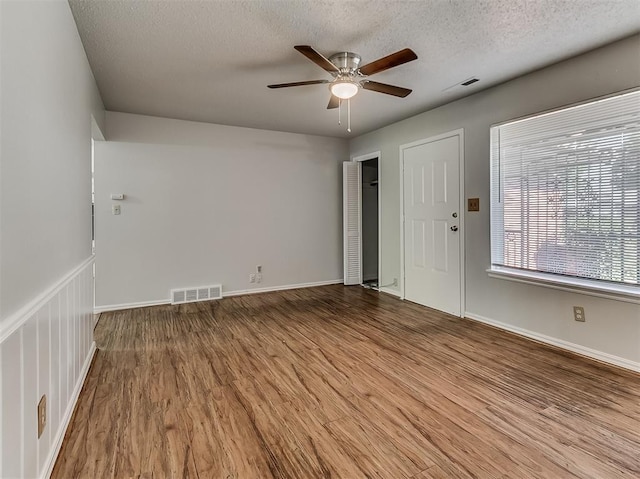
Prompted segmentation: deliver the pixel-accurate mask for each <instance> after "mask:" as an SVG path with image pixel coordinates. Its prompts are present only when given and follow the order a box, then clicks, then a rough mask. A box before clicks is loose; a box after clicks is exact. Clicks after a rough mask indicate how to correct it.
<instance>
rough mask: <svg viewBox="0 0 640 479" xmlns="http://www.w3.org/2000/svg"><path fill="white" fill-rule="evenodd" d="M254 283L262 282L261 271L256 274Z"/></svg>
mask: <svg viewBox="0 0 640 479" xmlns="http://www.w3.org/2000/svg"><path fill="white" fill-rule="evenodd" d="M256 283H262V273H258V274H256Z"/></svg>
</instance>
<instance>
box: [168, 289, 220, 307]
mask: <svg viewBox="0 0 640 479" xmlns="http://www.w3.org/2000/svg"><path fill="white" fill-rule="evenodd" d="M210 299H222V285H221V284H214V285H213V286H198V287H197V288H183V289H172V290H171V304H181V303H194V302H196V301H208V300H210Z"/></svg>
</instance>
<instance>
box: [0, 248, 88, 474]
mask: <svg viewBox="0 0 640 479" xmlns="http://www.w3.org/2000/svg"><path fill="white" fill-rule="evenodd" d="M18 315H19V317H13V318H11V321H8V323H9V324H11V331H10V332H9V333H6V331H0V333H2V334H0V337H2V338H3V339H2V341H1V343H0V370H1V378H2V379H1V382H0V396H1V400H2V406H1V408H0V413H1V416H0V417H1V418H2V421H1V422H2V427H1V441H2V442H1V443H2V446H3V447H2V452H3V454H2V457H1V458H0V459H1V460H0V477H2V478H3V479H14V478H15V479H17V478H26V479H35V478H44V477H48V476H49V475H50V474H51V470H52V469H53V464H54V462H55V458H56V456H57V454H58V451H59V449H60V444H61V443H62V439H63V437H64V433H65V430H66V428H67V425H68V423H69V420H70V418H71V414H72V412H73V408H74V406H75V402H76V400H77V397H78V394H79V393H80V389H81V388H82V383H83V382H84V377H85V375H86V373H87V371H88V369H89V365H90V364H91V359H92V357H93V353H94V351H95V348H94V345H93V326H94V317H93V258H89V259H87V260H86V261H84V262H83V263H82V264H81V265H79V266H78V267H77V268H76V269H75V270H73V271H71V272H70V273H69V274H68V275H66V276H65V277H64V278H62V279H61V280H60V281H59V282H58V284H56V285H55V286H54V287H52V288H51V289H50V290H49V291H47V292H44V293H43V294H42V295H41V296H39V298H38V299H36V300H35V301H34V302H33V303H32V304H29V305H27V306H25V308H23V309H22V310H21V311H20V312H19V313H18ZM43 395H46V396H47V415H48V417H47V425H46V427H45V429H44V431H43V433H42V436H41V437H40V438H39V439H38V423H37V405H38V401H39V400H40V398H41V397H42V396H43Z"/></svg>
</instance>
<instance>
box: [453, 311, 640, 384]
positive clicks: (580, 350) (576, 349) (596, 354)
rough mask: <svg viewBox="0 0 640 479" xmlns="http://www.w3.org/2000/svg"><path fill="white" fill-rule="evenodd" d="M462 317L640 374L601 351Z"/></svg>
mask: <svg viewBox="0 0 640 479" xmlns="http://www.w3.org/2000/svg"><path fill="white" fill-rule="evenodd" d="M464 315H465V318H468V319H472V320H474V321H478V322H480V323H485V324H488V325H490V326H495V327H496V328H500V329H504V330H505V331H509V332H511V333H515V334H518V335H520V336H524V337H526V338H529V339H534V340H536V341H539V342H541V343H545V344H549V345H551V346H556V347H558V348H561V349H566V350H567V351H571V352H573V353H576V354H579V355H581V356H586V357H588V358H590V359H595V360H597V361H601V362H603V363H607V364H612V365H614V366H618V367H620V368H624V369H629V370H631V371H635V372H639V373H640V363H637V362H635V361H630V360H628V359H625V358H621V357H619V356H614V355H613V354H609V353H604V352H602V351H598V350H595V349H591V348H587V347H585V346H581V345H579V344H575V343H570V342H568V341H564V340H562V339H557V338H553V337H551V336H546V335H544V334H540V333H536V332H534V331H529V330H528V329H523V328H519V327H518V326H513V325H511V324H507V323H502V322H500V321H495V320H493V319H489V318H486V317H484V316H480V315H479V314H474V313H469V312H465V313H464Z"/></svg>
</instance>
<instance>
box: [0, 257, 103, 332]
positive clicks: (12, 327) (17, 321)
mask: <svg viewBox="0 0 640 479" xmlns="http://www.w3.org/2000/svg"><path fill="white" fill-rule="evenodd" d="M93 259H94V258H93V255H91V256H90V257H89V258H87V259H86V260H84V261H83V262H82V263H80V264H79V265H78V266H76V267H75V268H73V269H72V270H71V271H69V272H68V273H67V274H65V275H64V276H63V277H62V278H60V279H59V280H58V281H57V282H56V283H54V284H53V285H52V286H51V287H49V288H48V289H46V290H45V291H44V292H43V293H41V294H39V295H38V296H36V297H35V298H33V299H32V300H31V301H29V302H28V303H27V304H25V305H24V306H23V307H21V308H20V309H19V310H18V311H16V312H15V313H13V314H11V315H9V317H8V318H7V319H6V320H4V324H5V326H4V327H3V328H2V329H0V344H2V343H3V342H4V341H5V340H6V339H7V338H8V337H9V336H11V335H12V334H13V333H15V332H16V331H17V330H18V329H20V327H21V326H22V325H23V324H24V323H25V322H26V321H27V320H28V319H29V318H31V316H33V314H34V313H35V312H36V311H38V310H39V309H40V308H42V307H43V306H44V305H45V304H46V303H48V302H49V301H50V300H51V298H53V297H54V296H55V295H56V294H58V293H59V292H60V290H61V289H62V288H64V287H65V286H66V285H67V284H68V283H69V282H70V281H71V280H73V278H75V277H76V276H77V275H78V273H80V271H82V270H83V269H84V268H86V267H87V266H89V265H90V264H91V263H93Z"/></svg>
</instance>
